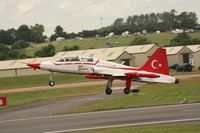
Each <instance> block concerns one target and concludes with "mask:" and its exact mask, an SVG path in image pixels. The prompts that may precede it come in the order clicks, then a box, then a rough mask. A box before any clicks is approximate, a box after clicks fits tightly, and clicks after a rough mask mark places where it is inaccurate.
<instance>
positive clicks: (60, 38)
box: [56, 37, 65, 42]
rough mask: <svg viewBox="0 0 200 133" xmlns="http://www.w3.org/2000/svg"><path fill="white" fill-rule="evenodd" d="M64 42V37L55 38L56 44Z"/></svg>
mask: <svg viewBox="0 0 200 133" xmlns="http://www.w3.org/2000/svg"><path fill="white" fill-rule="evenodd" d="M64 40H65V38H64V37H57V38H56V41H57V42H62V41H64Z"/></svg>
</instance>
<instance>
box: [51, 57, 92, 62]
mask: <svg viewBox="0 0 200 133" xmlns="http://www.w3.org/2000/svg"><path fill="white" fill-rule="evenodd" d="M79 61H81V62H94V61H95V59H94V58H92V57H84V56H68V57H61V58H59V59H56V60H55V61H54V62H79Z"/></svg>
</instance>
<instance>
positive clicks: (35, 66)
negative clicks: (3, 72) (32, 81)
mask: <svg viewBox="0 0 200 133" xmlns="http://www.w3.org/2000/svg"><path fill="white" fill-rule="evenodd" d="M27 66H30V67H32V68H34V69H40V63H34V64H31V63H28V64H27Z"/></svg>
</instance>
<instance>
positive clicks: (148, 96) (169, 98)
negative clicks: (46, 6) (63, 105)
mask: <svg viewBox="0 0 200 133" xmlns="http://www.w3.org/2000/svg"><path fill="white" fill-rule="evenodd" d="M199 81H200V78H192V79H188V80H184V81H181V82H180V83H179V84H146V85H144V86H141V87H140V91H141V92H140V93H139V94H137V95H134V94H129V95H122V96H120V97H117V98H113V99H111V100H104V101H100V102H98V103H95V104H92V105H89V106H86V107H83V108H80V109H77V110H72V111H71V112H88V111H98V110H109V109H120V108H132V107H141V106H152V105H163V104H176V103H180V102H181V101H182V100H183V99H184V98H186V99H187V100H188V101H200V82H199ZM113 93H115V92H113Z"/></svg>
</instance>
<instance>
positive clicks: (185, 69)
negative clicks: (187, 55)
mask: <svg viewBox="0 0 200 133" xmlns="http://www.w3.org/2000/svg"><path fill="white" fill-rule="evenodd" d="M176 71H177V72H191V71H192V65H191V64H189V63H184V64H178V65H177V67H176Z"/></svg>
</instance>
